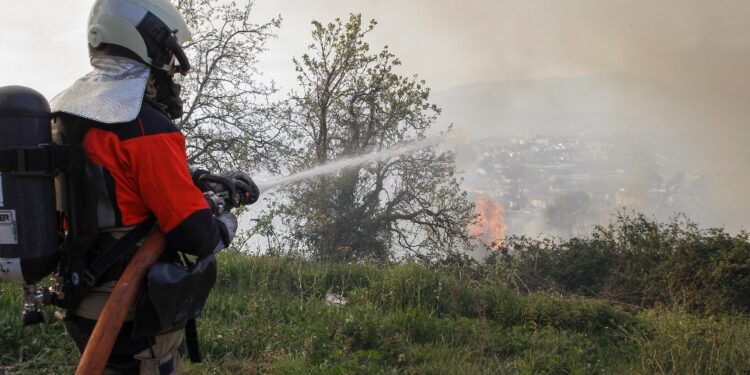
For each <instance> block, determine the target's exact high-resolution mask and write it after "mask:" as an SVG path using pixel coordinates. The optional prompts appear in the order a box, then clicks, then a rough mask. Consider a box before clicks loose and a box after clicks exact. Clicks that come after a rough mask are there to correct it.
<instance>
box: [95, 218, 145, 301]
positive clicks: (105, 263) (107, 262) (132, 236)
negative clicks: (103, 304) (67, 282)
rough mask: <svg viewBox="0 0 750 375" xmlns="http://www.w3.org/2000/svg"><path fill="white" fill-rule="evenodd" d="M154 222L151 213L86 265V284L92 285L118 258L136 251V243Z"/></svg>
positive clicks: (125, 256)
mask: <svg viewBox="0 0 750 375" xmlns="http://www.w3.org/2000/svg"><path fill="white" fill-rule="evenodd" d="M155 223H156V217H154V216H153V215H152V216H150V217H149V218H148V219H146V220H144V221H143V222H142V223H140V224H138V225H137V226H136V227H135V228H133V230H131V231H130V232H128V233H127V234H126V235H125V236H123V237H122V238H120V239H119V240H118V241H117V242H116V243H115V244H114V245H113V246H112V247H110V248H108V249H106V250H104V251H103V252H102V253H101V254H99V255H98V256H97V257H96V259H95V260H94V261H93V262H91V264H89V266H88V267H86V270H85V271H84V273H83V275H82V278H83V281H84V283H86V285H88V286H89V287H90V286H93V285H94V284H95V283H96V281H97V280H99V278H100V277H101V276H102V275H104V273H105V272H106V271H107V269H109V268H110V267H112V265H114V264H115V263H117V261H118V260H121V259H124V258H127V257H130V256H132V255H133V254H135V252H136V251H138V246H136V244H137V243H138V241H141V240H142V239H144V238H145V237H146V235H148V233H149V232H150V231H151V229H152V228H153V226H154V224H155Z"/></svg>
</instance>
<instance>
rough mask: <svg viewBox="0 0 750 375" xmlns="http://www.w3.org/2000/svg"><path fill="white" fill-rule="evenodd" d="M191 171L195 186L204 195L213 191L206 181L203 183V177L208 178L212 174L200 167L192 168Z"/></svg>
mask: <svg viewBox="0 0 750 375" xmlns="http://www.w3.org/2000/svg"><path fill="white" fill-rule="evenodd" d="M189 170H190V177H191V178H192V179H193V185H195V186H197V187H198V189H200V190H201V191H202V192H204V193H205V192H207V191H209V190H211V187H210V186H209V185H208V184H207V183H206V182H205V181H201V177H202V176H208V175H210V174H211V172H209V171H207V170H205V169H201V168H199V167H190V168H189Z"/></svg>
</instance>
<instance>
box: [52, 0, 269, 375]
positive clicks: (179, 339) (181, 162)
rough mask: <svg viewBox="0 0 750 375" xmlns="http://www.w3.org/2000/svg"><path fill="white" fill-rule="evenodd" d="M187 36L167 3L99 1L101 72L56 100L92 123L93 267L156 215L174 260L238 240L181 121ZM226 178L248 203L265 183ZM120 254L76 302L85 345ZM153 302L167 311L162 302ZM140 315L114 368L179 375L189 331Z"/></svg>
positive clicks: (84, 125) (58, 112) (85, 139)
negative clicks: (148, 330) (210, 198)
mask: <svg viewBox="0 0 750 375" xmlns="http://www.w3.org/2000/svg"><path fill="white" fill-rule="evenodd" d="M189 39H190V33H189V31H188V27H187V24H186V22H185V20H184V18H183V17H182V16H181V15H180V13H179V12H178V10H177V9H176V8H175V7H174V6H173V5H172V4H170V3H169V1H168V0H97V1H95V3H94V5H93V8H92V10H91V14H90V16H89V22H88V46H89V55H90V61H91V65H92V67H93V72H91V73H89V74H87V75H85V76H84V77H82V78H80V79H79V80H77V81H76V82H75V83H74V84H73V85H72V86H71V87H70V88H68V89H66V90H65V91H63V92H62V93H60V94H58V95H57V96H56V97H55V98H53V99H52V101H51V107H52V112H53V116H54V118H55V121H56V125H58V126H60V127H63V128H77V129H85V131H83V132H82V135H81V138H80V140H79V141H80V145H81V147H83V150H84V152H85V155H86V158H87V159H88V160H87V163H88V167H87V175H91V176H93V177H91V179H92V180H93V184H92V185H93V191H94V192H95V198H93V199H95V200H96V210H95V211H96V222H97V225H96V227H97V228H96V229H95V230H96V231H97V233H96V235H95V240H94V241H93V245H92V246H91V249H89V250H88V251H86V252H85V256H83V258H84V261H86V262H89V264H91V263H96V262H97V260H96V259H97V255H101V254H103V253H104V252H105V251H106V249H108V248H112V247H114V246H115V245H116V244H117V243H118V241H121V240H122V239H123V238H125V237H127V236H128V233H131V232H133V231H136V230H142V229H141V228H143V227H148V226H149V223H151V222H154V220H155V222H156V224H155V225H156V226H157V227H158V229H159V230H161V231H163V232H164V233H165V234H166V238H167V244H168V245H167V251H166V253H165V254H167V255H166V257H167V258H170V257H171V259H177V256H176V254H177V252H178V251H180V252H184V253H188V254H192V255H195V256H197V257H198V259H205V258H211V259H212V254H213V253H214V252H216V251H218V250H220V249H223V248H225V247H227V246H228V245H229V244H230V242H231V241H232V238H233V236H234V233H235V231H236V229H237V219H236V217H235V216H234V215H233V214H232V213H231V212H229V210H226V212H223V213H221V214H220V215H218V214H219V213H220V212H217V211H216V207H215V206H212V205H210V204H209V202H207V200H206V199H205V197H204V194H203V193H202V192H201V190H200V189H198V188H197V187H196V186H195V184H194V183H193V178H194V177H195V178H199V177H200V176H193V175H191V172H190V171H189V169H188V166H187V158H186V150H185V138H184V137H183V135H182V134H181V133H180V131H179V130H178V129H177V127H176V126H175V124H174V123H173V120H176V119H179V118H180V117H181V116H182V111H183V109H182V101H181V99H180V96H179V95H180V87H179V85H177V84H176V83H175V80H174V78H175V75H177V74H183V75H184V74H186V73H187V72H188V70H189V69H190V63H189V61H188V59H187V57H186V55H185V53H184V51H183V49H182V45H183V44H184V43H185V42H187V41H188V40H189ZM71 124H73V125H71ZM70 142H71V140H68V143H70ZM72 142H75V140H72ZM200 173H205V172H200ZM224 177H225V180H226V181H228V182H229V183H230V184H232V185H233V186H232V188H233V189H236V191H237V193H238V194H239V196H240V197H241V200H242V201H243V203H253V202H255V201H256V200H257V199H258V195H259V191H258V188H257V186H256V185H255V184H254V183H253V181H252V179H251V178H250V177H248V176H247V175H245V174H244V173H230V174H227V175H224ZM212 208H213V211H212ZM136 246H137V245H136ZM69 258H70V257H69ZM122 258H123V257H119V258H118V259H117V261H113V262H111V263H113V264H111V265H107V267H106V269H102V270H101V272H94V274H95V275H97V277H93V278H92V279H94V280H91V281H92V287H91V288H89V289H87V290H86V292H85V294H84V295H83V296H82V297H81V299H80V301H76V302H75V303H73V304H70V305H69V306H68V307H69V309H68V311H67V313H66V314H67V316H66V328H67V330H68V333H69V335H70V336H71V337H72V338H73V340H74V341H75V343H76V344H77V346H78V348H79V350H81V351H83V349H84V348H85V345H86V342H87V339H88V337H89V336H90V334H91V332H92V329H93V327H94V324H95V323H96V320H97V318H98V316H99V313H100V312H101V310H102V308H103V306H104V304H105V302H106V299H107V297H108V296H109V294H110V292H111V290H112V289H113V287H114V285H115V283H116V281H117V279H118V277H119V276H120V274H121V273H122V271H123V270H124V268H125V266H126V265H127V262H128V260H129V258H128V257H125V259H122ZM167 260H170V259H167ZM71 275H72V276H70V275H69V276H68V278H69V279H72V281H70V280H69V284H70V285H73V286H75V285H80V284H82V283H81V282H79V281H78V280H77V279H78V278H79V275H77V274H75V275H74V273H71ZM213 277H214V278H215V271H214V274H213ZM213 281H214V280H213V279H212V280H207V281H206V284H207V285H208V284H210V285H213ZM210 285H209V286H207V288H209V289H210ZM71 288H72V289H69V290H71V291H74V289H75V288H74V287H71ZM181 292H186V291H184V290H183V291H181ZM187 292H191V291H187ZM205 293H207V291H205ZM68 294H74V293H68ZM152 303H153V304H154V305H157V307H159V306H158V304H159V302H158V301H152ZM157 310H158V309H157ZM139 314H140V313H139V311H138V308H136V307H133V308H131V311H130V312H129V314H128V320H127V321H126V322H125V324H124V325H123V328H122V330H121V331H120V334H119V336H118V339H117V341H116V343H115V346H114V348H113V350H112V354H111V356H110V358H109V360H108V363H107V373H112V374H139V373H140V374H172V373H181V372H182V353H183V351H184V350H183V348H184V339H183V335H182V331H181V330H180V329H175V330H173V331H171V332H166V333H159V334H153V335H151V336H146V337H142V335H141V336H139V335H138V334H136V333H137V332H136V331H137V330H138V327H137V326H138V325H139V324H140V323H138V320H137V319H136V317H137V316H139ZM134 319H135V320H134ZM151 323H153V322H151ZM141 325H143V324H141ZM145 326H149V322H146V324H145ZM175 327H177V328H181V327H182V325H176V326H175ZM157 331H159V330H158V329H155V330H154V331H153V332H157Z"/></svg>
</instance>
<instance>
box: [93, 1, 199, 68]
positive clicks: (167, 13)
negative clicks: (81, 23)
mask: <svg viewBox="0 0 750 375" xmlns="http://www.w3.org/2000/svg"><path fill="white" fill-rule="evenodd" d="M189 40H190V31H189V30H188V27H187V24H186V23H185V19H184V18H183V17H182V15H181V14H180V12H179V11H177V8H175V7H174V5H172V4H171V3H170V2H169V1H168V0H97V1H96V2H95V3H94V6H93V8H92V9H91V14H90V15H89V24H88V41H89V52H90V54H91V56H100V55H108V56H123V57H128V58H131V59H134V60H138V61H141V62H143V63H144V64H147V65H149V66H151V67H153V68H156V69H160V70H162V71H165V72H169V73H174V72H175V71H179V72H180V73H182V74H185V73H187V71H188V70H190V63H189V62H188V59H187V56H185V52H184V51H183V50H182V47H181V45H182V44H184V43H185V42H187V41H189ZM175 58H176V59H177V61H179V63H180V65H179V66H176V65H175V63H174V60H175Z"/></svg>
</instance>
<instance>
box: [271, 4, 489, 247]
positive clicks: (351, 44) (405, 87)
mask: <svg viewBox="0 0 750 375" xmlns="http://www.w3.org/2000/svg"><path fill="white" fill-rule="evenodd" d="M312 25H313V32H312V38H313V43H312V44H310V46H309V51H308V53H307V54H305V55H303V56H302V57H301V58H300V59H295V60H294V63H295V66H296V70H297V72H298V73H299V75H298V82H299V90H298V91H297V92H295V93H293V94H292V96H291V98H290V100H289V102H288V108H287V116H288V117H287V119H288V125H289V127H290V129H291V130H292V131H294V134H295V137H296V138H297V139H299V142H300V145H302V146H303V147H301V148H300V150H301V151H300V152H299V153H298V154H297V157H296V158H294V159H293V165H292V168H293V169H296V170H302V169H306V168H309V167H312V166H315V165H318V164H321V163H325V162H327V161H330V160H335V159H339V158H341V157H346V156H352V155H358V154H361V153H365V152H371V151H382V150H386V149H388V148H390V147H392V146H394V145H396V144H399V143H402V142H406V141H413V140H418V139H423V138H424V137H425V133H426V131H427V130H428V129H429V128H430V126H431V125H432V124H433V122H434V121H435V119H436V117H437V116H438V115H439V113H440V110H439V108H437V107H436V106H435V105H433V104H431V103H429V102H428V98H429V93H430V90H429V88H427V87H425V82H424V81H421V80H418V78H417V76H412V77H403V76H400V75H398V74H397V73H395V71H394V70H395V68H396V67H397V66H399V65H400V61H399V60H398V59H397V58H396V57H395V56H394V55H393V54H392V53H391V52H390V51H389V50H388V48H387V47H385V48H384V49H383V50H381V51H380V52H378V53H371V52H370V46H369V44H368V43H366V42H365V37H366V36H367V34H368V33H370V32H371V31H372V30H373V28H374V27H375V25H376V23H375V22H374V21H371V22H370V23H369V25H366V26H364V25H363V24H362V18H361V16H360V15H351V16H350V18H349V20H348V22H346V23H343V22H342V21H341V20H340V19H336V20H335V21H334V22H332V23H329V24H327V25H323V24H322V23H320V22H317V21H314V22H313V23H312ZM283 193H284V196H285V197H286V198H285V199H279V200H277V203H276V204H275V205H273V207H272V208H271V210H270V211H269V215H268V217H267V218H266V220H265V221H263V224H264V225H262V226H261V227H260V228H259V232H260V233H262V234H266V235H272V234H274V233H276V234H277V235H276V237H275V241H272V242H269V246H271V247H274V248H276V249H283V248H289V247H291V248H297V247H302V248H304V249H310V250H311V251H312V252H313V254H314V255H315V256H317V257H319V258H323V259H328V260H349V259H359V258H364V257H370V258H374V259H378V260H386V259H388V258H389V257H391V256H393V255H394V252H393V251H394V249H398V250H401V251H403V252H404V253H405V254H410V255H416V256H420V257H423V256H425V255H427V254H430V253H432V254H434V253H444V252H448V251H459V250H462V249H463V248H467V247H469V246H470V244H469V235H468V230H467V226H468V224H469V223H470V222H471V221H472V220H474V218H475V214H474V211H473V204H472V203H470V202H469V201H468V200H467V197H466V194H465V193H464V192H462V191H461V190H460V188H459V181H458V179H457V177H456V172H455V164H454V158H453V155H452V154H451V153H448V152H438V151H436V150H431V149H425V150H421V151H417V152H413V153H409V154H404V155H401V156H398V157H394V158H390V159H387V160H384V161H379V162H372V163H368V164H362V165H356V166H352V167H349V168H346V169H344V170H342V171H340V172H339V173H337V174H335V175H331V176H324V177H319V178H314V179H309V180H307V181H304V182H302V183H298V184H295V185H293V186H291V187H288V188H286V189H285V190H284V191H283ZM274 217H275V218H276V220H275V221H274V220H271V219H270V218H274ZM274 223H276V224H274ZM279 223H280V224H281V225H279ZM280 228H286V232H285V234H282V235H279V230H280Z"/></svg>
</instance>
